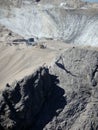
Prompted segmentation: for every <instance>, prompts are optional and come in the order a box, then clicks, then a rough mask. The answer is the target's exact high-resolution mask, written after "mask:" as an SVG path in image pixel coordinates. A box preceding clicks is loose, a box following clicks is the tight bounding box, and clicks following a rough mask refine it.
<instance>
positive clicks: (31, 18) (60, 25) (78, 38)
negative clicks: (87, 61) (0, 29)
mask: <svg viewBox="0 0 98 130" xmlns="http://www.w3.org/2000/svg"><path fill="white" fill-rule="evenodd" d="M0 24H2V25H5V26H6V27H7V28H9V29H10V30H12V31H13V32H16V33H18V34H19V35H21V36H23V37H25V38H27V37H38V38H53V39H59V40H63V41H65V42H66V43H73V44H78V45H90V46H98V10H97V9H64V8H61V7H56V6H52V5H50V6H49V5H48V6H47V5H46V6H45V5H44V6H41V5H40V4H39V5H32V6H30V5H26V6H23V7H21V8H12V9H10V10H7V9H0Z"/></svg>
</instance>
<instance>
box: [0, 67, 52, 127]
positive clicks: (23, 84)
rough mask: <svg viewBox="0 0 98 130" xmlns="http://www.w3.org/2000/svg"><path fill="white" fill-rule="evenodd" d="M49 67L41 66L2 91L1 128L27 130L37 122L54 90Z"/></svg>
mask: <svg viewBox="0 0 98 130" xmlns="http://www.w3.org/2000/svg"><path fill="white" fill-rule="evenodd" d="M52 84H53V83H52V81H51V76H50V75H49V72H48V69H47V68H40V69H38V70H37V71H36V72H35V73H34V74H32V75H31V76H29V77H25V78H24V79H23V80H21V81H19V82H15V83H13V84H12V85H9V84H7V85H6V88H5V90H4V91H3V92H1V93H0V127H1V128H0V130H22V129H23V130H27V129H30V128H31V127H32V126H33V125H34V123H35V122H36V118H37V115H38V114H39V113H40V111H41V109H42V107H43V104H44V102H45V100H46V99H47V98H48V96H49V95H50V94H51V92H52Z"/></svg>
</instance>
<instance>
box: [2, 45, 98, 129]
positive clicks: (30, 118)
mask: <svg viewBox="0 0 98 130" xmlns="http://www.w3.org/2000/svg"><path fill="white" fill-rule="evenodd" d="M97 71H98V51H97V50H94V49H93V50H92V49H86V48H77V47H76V48H74V47H73V48H67V49H64V50H63V51H61V53H59V55H57V56H56V57H55V59H54V60H53V61H52V63H51V66H50V67H49V68H47V67H41V68H39V69H38V70H36V71H35V72H34V73H33V74H31V75H30V76H26V77H24V78H23V79H21V80H20V81H16V82H14V83H13V84H8V83H7V84H6V86H5V89H4V90H3V91H1V93H0V104H1V105H0V129H1V130H17V129H18V130H22V129H24V130H27V129H28V130H33V129H34V130H98V111H97V110H98V80H97V79H98V72H97Z"/></svg>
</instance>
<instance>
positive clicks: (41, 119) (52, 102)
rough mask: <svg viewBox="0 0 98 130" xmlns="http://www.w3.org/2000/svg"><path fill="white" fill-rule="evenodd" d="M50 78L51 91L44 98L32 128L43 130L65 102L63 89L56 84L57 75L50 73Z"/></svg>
mask: <svg viewBox="0 0 98 130" xmlns="http://www.w3.org/2000/svg"><path fill="white" fill-rule="evenodd" d="M51 79H52V87H53V91H52V94H51V95H50V96H49V97H48V98H47V99H46V101H45V104H44V105H43V109H41V111H40V113H39V114H38V116H37V117H36V119H35V123H34V130H43V128H44V127H45V125H46V124H48V123H49V122H50V121H51V120H52V119H53V117H55V116H58V115H59V114H60V112H61V111H62V110H63V108H64V107H65V105H66V104H67V102H66V97H64V93H65V91H64V89H62V88H60V87H59V86H58V85H57V84H58V83H59V80H58V79H57V76H54V75H51Z"/></svg>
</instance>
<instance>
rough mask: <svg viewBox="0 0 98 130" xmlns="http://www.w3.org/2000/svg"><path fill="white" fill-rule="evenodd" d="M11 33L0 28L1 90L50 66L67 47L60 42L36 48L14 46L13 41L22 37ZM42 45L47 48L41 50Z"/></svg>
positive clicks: (22, 45) (49, 42)
mask: <svg viewBox="0 0 98 130" xmlns="http://www.w3.org/2000/svg"><path fill="white" fill-rule="evenodd" d="M9 33H12V32H11V31H9V30H8V29H6V28H5V27H4V26H0V88H2V87H4V86H5V84H6V83H7V82H9V83H11V82H13V81H15V80H19V79H21V78H22V77H24V76H27V75H29V74H30V73H32V72H33V71H34V70H35V69H36V68H38V67H39V66H42V65H49V64H50V63H51V61H52V60H53V59H54V57H55V56H56V54H57V53H59V50H62V48H65V47H66V45H65V44H64V43H63V42H62V44H61V42H59V41H58V42H57V41H48V42H47V41H43V42H42V41H40V42H39V43H38V45H36V46H28V45H26V44H25V43H23V44H20V45H13V44H12V40H14V39H17V38H22V37H21V36H19V35H17V34H15V33H12V35H11V36H9ZM10 43H11V44H10ZM42 44H44V46H45V48H41V47H42V46H41V45H42ZM57 45H58V46H57ZM67 46H68V45H67Z"/></svg>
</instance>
